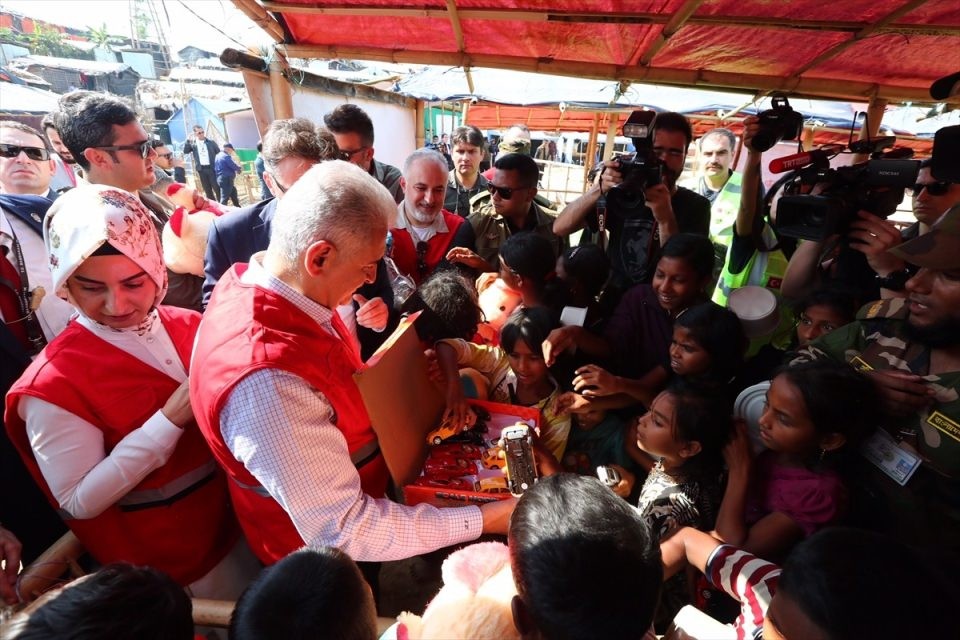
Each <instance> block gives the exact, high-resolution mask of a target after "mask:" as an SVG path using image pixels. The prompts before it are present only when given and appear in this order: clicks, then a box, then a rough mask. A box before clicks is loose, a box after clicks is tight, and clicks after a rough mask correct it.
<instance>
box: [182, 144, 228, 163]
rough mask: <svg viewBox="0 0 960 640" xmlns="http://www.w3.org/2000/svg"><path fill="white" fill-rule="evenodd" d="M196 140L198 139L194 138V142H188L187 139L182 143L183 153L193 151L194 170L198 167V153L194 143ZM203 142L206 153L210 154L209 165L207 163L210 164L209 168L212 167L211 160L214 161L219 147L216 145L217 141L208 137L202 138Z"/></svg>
mask: <svg viewBox="0 0 960 640" xmlns="http://www.w3.org/2000/svg"><path fill="white" fill-rule="evenodd" d="M197 142H199V140H196V141H194V142H190V141H189V140H187V141H186V142H184V143H183V152H184V153H193V168H194V170H196V169H199V168H200V154H199V153H198V152H197V144H196V143H197ZM203 142H204V144H206V145H207V154H208V155H209V156H210V165H209V166H210V168H211V169H213V161H214V159H216V157H217V154H218V153H220V147H219V146H217V143H216V142H214V141H213V140H211V139H210V138H207V139H206V140H204V141H203ZM205 166H206V165H205Z"/></svg>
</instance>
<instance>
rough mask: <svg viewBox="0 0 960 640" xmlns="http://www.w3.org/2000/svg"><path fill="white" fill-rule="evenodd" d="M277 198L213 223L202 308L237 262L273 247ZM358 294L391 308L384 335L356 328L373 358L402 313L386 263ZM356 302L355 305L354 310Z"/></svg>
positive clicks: (205, 260) (366, 352) (362, 345)
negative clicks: (396, 303) (220, 280)
mask: <svg viewBox="0 0 960 640" xmlns="http://www.w3.org/2000/svg"><path fill="white" fill-rule="evenodd" d="M277 202H278V201H277V199H276V198H271V199H269V200H262V201H260V202H258V203H256V204H252V205H250V206H248V207H244V208H242V209H239V210H237V211H234V212H233V213H229V214H227V215H225V216H221V217H219V218H217V219H215V220H214V221H213V224H212V225H211V226H210V231H209V232H208V233H207V251H206V253H205V254H204V257H203V271H204V275H205V276H206V279H205V280H204V283H203V306H204V308H206V306H207V302H209V300H210V294H212V293H213V288H214V287H215V286H216V284H217V281H218V280H219V279H220V277H221V276H222V275H223V274H224V273H226V271H227V269H229V268H230V267H231V266H233V265H234V264H236V263H238V262H249V261H250V256H252V255H253V254H255V253H257V252H258V251H263V250H264V249H266V248H267V246H268V245H269V244H270V224H271V222H272V221H273V215H274V213H275V212H276V209H277ZM357 293H359V294H360V295H362V296H363V297H365V298H367V299H368V300H369V299H371V298H376V297H380V298H383V301H384V302H385V303H386V304H387V308H389V309H390V320H389V321H388V322H387V328H386V329H385V330H384V331H383V332H382V333H377V332H376V331H372V330H370V329H366V328H364V327H361V326H359V325H358V326H357V338H358V339H359V340H360V355H361V356H362V357H363V359H364V360H366V359H367V358H369V357H370V356H371V355H373V352H374V351H376V350H377V347H379V346H380V344H381V343H382V342H383V341H384V339H385V338H386V337H387V336H389V335H390V333H391V332H392V331H393V330H394V329H395V328H396V326H397V324H398V322H399V319H400V314H399V312H397V311H396V310H395V309H394V308H393V288H392V287H391V286H390V279H389V277H388V276H387V268H386V265H385V264H384V262H383V260H381V261H380V262H379V264H378V265H377V279H376V280H375V281H374V282H373V283H371V284H365V285H363V286H362V287H360V288H359V289H357ZM356 307H357V303H356V302H354V308H356Z"/></svg>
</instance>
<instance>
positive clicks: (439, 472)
mask: <svg viewBox="0 0 960 640" xmlns="http://www.w3.org/2000/svg"><path fill="white" fill-rule="evenodd" d="M476 472H477V463H476V462H475V461H473V460H467V459H465V458H450V457H448V456H443V457H442V458H439V459H438V458H433V457H429V458H427V460H426V462H424V463H423V475H425V476H428V477H430V478H457V477H460V476H465V475H468V474H471V473H476Z"/></svg>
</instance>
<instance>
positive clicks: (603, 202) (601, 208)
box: [597, 191, 607, 252]
mask: <svg viewBox="0 0 960 640" xmlns="http://www.w3.org/2000/svg"><path fill="white" fill-rule="evenodd" d="M606 228H607V196H605V195H603V191H601V192H600V197H598V198H597V246H598V247H600V248H601V249H603V250H604V252H606V250H607V239H606V234H605V233H604V231H605V230H606Z"/></svg>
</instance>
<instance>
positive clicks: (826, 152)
mask: <svg viewBox="0 0 960 640" xmlns="http://www.w3.org/2000/svg"><path fill="white" fill-rule="evenodd" d="M841 151H843V145H842V144H828V145H827V146H825V147H821V148H819V149H811V150H810V151H804V152H803V153H795V154H793V155H790V156H783V157H782V158H774V159H773V160H771V161H770V171H771V172H772V173H783V172H784V171H792V170H794V169H799V168H801V167H805V166H807V165H808V164H811V163H814V162H816V163H817V164H825V165H829V164H830V158H832V157H833V156H835V155H837V154H838V153H840V152H841Z"/></svg>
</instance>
